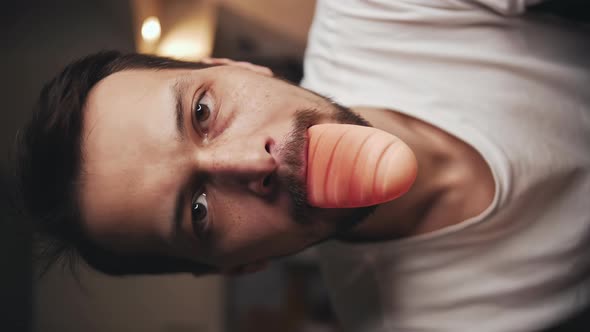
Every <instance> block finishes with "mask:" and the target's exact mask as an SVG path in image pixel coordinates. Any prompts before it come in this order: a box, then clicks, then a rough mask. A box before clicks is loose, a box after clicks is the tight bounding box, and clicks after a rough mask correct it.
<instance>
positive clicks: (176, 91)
mask: <svg viewBox="0 0 590 332" xmlns="http://www.w3.org/2000/svg"><path fill="white" fill-rule="evenodd" d="M189 83H190V82H189V81H188V80H187V79H186V78H184V77H179V78H178V79H177V80H176V81H175V82H174V83H173V84H172V86H171V90H172V95H173V96H174V111H173V113H174V120H175V121H174V122H175V123H176V139H177V140H178V141H180V142H183V141H185V140H186V130H185V127H184V109H185V107H184V96H185V95H186V93H187V90H188V88H189V86H190V84H189ZM184 202H185V191H184V190H183V189H182V187H181V189H180V190H178V193H177V194H176V199H175V200H174V210H173V211H172V226H173V234H174V236H175V237H176V236H178V235H179V234H181V232H182V221H183V220H184V211H185V209H184Z"/></svg>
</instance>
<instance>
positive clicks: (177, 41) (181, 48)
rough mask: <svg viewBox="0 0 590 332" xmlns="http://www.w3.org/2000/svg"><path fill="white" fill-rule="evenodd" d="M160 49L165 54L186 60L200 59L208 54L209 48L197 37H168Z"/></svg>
mask: <svg viewBox="0 0 590 332" xmlns="http://www.w3.org/2000/svg"><path fill="white" fill-rule="evenodd" d="M158 51H159V52H158V53H160V54H161V55H163V56H168V57H173V58H178V59H186V60H199V59H200V58H202V57H205V56H208V51H207V49H206V48H205V47H204V45H203V43H202V42H201V41H200V40H198V39H197V38H192V39H188V38H167V39H166V40H164V41H163V42H162V45H160V47H159V50H158Z"/></svg>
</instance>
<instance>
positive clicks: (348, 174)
mask: <svg viewBox="0 0 590 332" xmlns="http://www.w3.org/2000/svg"><path fill="white" fill-rule="evenodd" d="M308 139H309V145H308V160H307V188H308V189H307V190H308V198H307V199H308V202H309V204H311V205H312V206H316V207H320V208H354V207H361V206H370V205H375V204H380V203H384V202H387V201H390V200H393V199H396V198H398V197H399V196H401V195H403V194H404V193H406V192H407V191H408V190H409V189H410V187H411V186H412V184H413V182H414V180H415V179H416V174H417V163H416V158H415V156H414V153H413V152H412V150H411V149H410V148H409V147H408V146H407V145H406V144H405V143H404V142H403V141H402V140H400V139H399V138H397V137H395V136H393V135H391V134H389V133H387V132H385V131H383V130H380V129H376V128H373V127H364V126H356V125H348V124H319V125H315V126H312V127H310V128H309V129H308Z"/></svg>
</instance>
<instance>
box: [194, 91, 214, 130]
mask: <svg viewBox="0 0 590 332" xmlns="http://www.w3.org/2000/svg"><path fill="white" fill-rule="evenodd" d="M212 110H213V105H212V100H211V97H210V96H209V94H208V93H207V92H204V93H203V94H202V95H201V96H199V98H198V99H197V101H196V102H195V103H194V105H193V108H192V113H193V114H192V119H193V126H194V127H195V128H196V129H197V130H199V132H201V133H202V134H205V135H206V134H207V133H208V131H209V122H210V121H211V120H212V118H213V116H212V114H211V112H212Z"/></svg>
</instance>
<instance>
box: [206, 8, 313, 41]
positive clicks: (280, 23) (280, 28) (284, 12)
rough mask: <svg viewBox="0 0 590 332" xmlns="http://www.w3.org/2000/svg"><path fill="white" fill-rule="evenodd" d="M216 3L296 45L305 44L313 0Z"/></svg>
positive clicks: (311, 15) (311, 17)
mask: <svg viewBox="0 0 590 332" xmlns="http://www.w3.org/2000/svg"><path fill="white" fill-rule="evenodd" d="M217 1H218V2H219V3H221V4H223V5H224V6H227V7H228V8H231V9H232V10H234V11H236V12H238V13H240V14H241V15H243V16H244V17H246V18H249V19H252V20H254V21H257V22H259V23H260V24H261V25H265V26H267V27H268V28H269V29H270V30H273V31H274V32H275V33H277V34H282V35H285V36H286V37H288V38H289V39H291V40H293V41H294V42H296V43H298V44H305V42H306V40H307V33H308V31H309V26H310V25H311V21H312V19H313V13H314V9H315V0H217Z"/></svg>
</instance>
